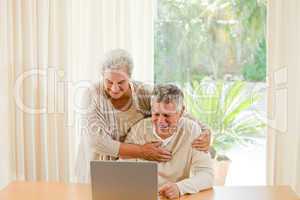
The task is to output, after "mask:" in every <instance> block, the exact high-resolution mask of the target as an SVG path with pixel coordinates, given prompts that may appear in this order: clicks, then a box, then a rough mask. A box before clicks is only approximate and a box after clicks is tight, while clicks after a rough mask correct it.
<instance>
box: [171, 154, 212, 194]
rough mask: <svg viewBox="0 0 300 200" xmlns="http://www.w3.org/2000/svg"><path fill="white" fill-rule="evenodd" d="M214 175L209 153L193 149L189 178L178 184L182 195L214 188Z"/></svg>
mask: <svg viewBox="0 0 300 200" xmlns="http://www.w3.org/2000/svg"><path fill="white" fill-rule="evenodd" d="M213 182H214V173H213V166H212V160H211V158H210V155H209V153H205V152H200V151H197V150H194V149H193V152H192V164H191V167H190V175H189V178H187V179H184V180H182V181H179V182H177V183H176V184H177V186H178V189H179V191H180V195H184V194H194V193H197V192H199V191H201V190H206V189H209V188H211V187H212V186H213Z"/></svg>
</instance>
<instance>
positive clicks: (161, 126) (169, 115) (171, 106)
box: [152, 102, 182, 137]
mask: <svg viewBox="0 0 300 200" xmlns="http://www.w3.org/2000/svg"><path fill="white" fill-rule="evenodd" d="M181 115H182V111H178V110H177V108H176V104H175V103H173V102H170V103H164V102H160V103H158V102H154V103H153V104H152V124H153V126H154V128H155V131H156V133H157V134H159V135H160V136H161V137H169V136H171V135H172V134H173V133H174V131H175V130H176V128H177V125H178V121H179V119H180V117H181Z"/></svg>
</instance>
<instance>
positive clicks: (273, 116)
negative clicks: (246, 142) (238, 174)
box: [267, 0, 300, 195]
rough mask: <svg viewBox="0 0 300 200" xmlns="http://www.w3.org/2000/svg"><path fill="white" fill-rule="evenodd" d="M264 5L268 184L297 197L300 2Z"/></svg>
mask: <svg viewBox="0 0 300 200" xmlns="http://www.w3.org/2000/svg"><path fill="white" fill-rule="evenodd" d="M268 4H269V9H268V67H269V69H268V70H269V73H268V74H269V77H268V78H269V89H268V90H269V97H268V114H269V115H268V119H269V129H268V162H267V163H268V183H269V184H271V185H273V184H274V185H291V186H292V187H293V188H294V190H295V191H296V192H297V193H298V194H299V195H300V90H299V85H300V54H299V52H300V15H299V10H300V1H299V0H287V1H268Z"/></svg>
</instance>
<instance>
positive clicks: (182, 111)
mask: <svg viewBox="0 0 300 200" xmlns="http://www.w3.org/2000/svg"><path fill="white" fill-rule="evenodd" d="M184 112H185V106H184V105H183V106H182V110H181V113H180V117H182V115H183V113H184Z"/></svg>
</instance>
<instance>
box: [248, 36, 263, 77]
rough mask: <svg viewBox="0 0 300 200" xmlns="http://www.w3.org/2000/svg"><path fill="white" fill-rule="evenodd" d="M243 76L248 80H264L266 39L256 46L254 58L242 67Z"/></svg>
mask: <svg viewBox="0 0 300 200" xmlns="http://www.w3.org/2000/svg"><path fill="white" fill-rule="evenodd" d="M243 76H244V78H245V80H249V81H265V80H266V41H265V40H263V41H262V42H261V43H260V44H259V45H258V47H257V50H256V52H255V54H254V60H253V61H252V62H250V63H249V64H247V65H245V66H244V68H243Z"/></svg>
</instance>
